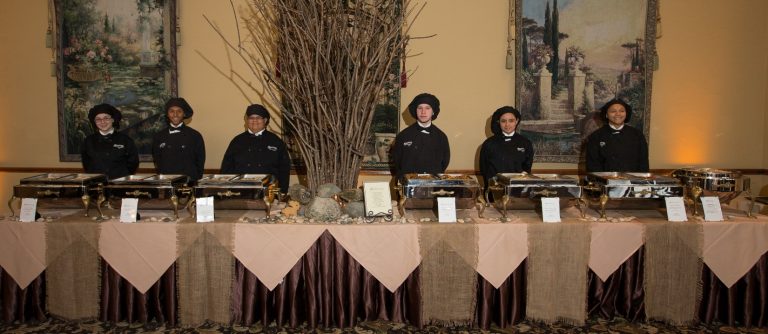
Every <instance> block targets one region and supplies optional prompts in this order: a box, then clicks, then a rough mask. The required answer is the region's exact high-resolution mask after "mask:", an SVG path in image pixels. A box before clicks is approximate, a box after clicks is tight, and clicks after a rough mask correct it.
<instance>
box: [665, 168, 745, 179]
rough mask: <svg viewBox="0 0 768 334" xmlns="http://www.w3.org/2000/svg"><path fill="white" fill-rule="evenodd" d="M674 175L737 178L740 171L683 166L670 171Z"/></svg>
mask: <svg viewBox="0 0 768 334" xmlns="http://www.w3.org/2000/svg"><path fill="white" fill-rule="evenodd" d="M672 175H673V176H675V177H695V178H738V177H740V176H741V173H740V172H734V171H729V170H723V169H716V168H709V167H685V168H680V169H677V170H675V171H674V172H672Z"/></svg>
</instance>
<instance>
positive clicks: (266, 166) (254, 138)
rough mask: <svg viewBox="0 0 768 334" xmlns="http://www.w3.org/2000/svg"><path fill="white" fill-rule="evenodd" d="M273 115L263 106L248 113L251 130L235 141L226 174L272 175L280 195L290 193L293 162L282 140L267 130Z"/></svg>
mask: <svg viewBox="0 0 768 334" xmlns="http://www.w3.org/2000/svg"><path fill="white" fill-rule="evenodd" d="M268 124H269V112H267V109H266V108H264V106H262V105H260V104H252V105H250V106H248V108H247V109H245V125H246V127H247V130H246V131H245V132H243V133H241V134H239V135H237V136H235V138H232V141H231V142H230V143H229V146H228V147H227V151H226V152H225V153H224V160H222V161H221V173H222V174H246V173H248V174H271V175H274V176H275V177H276V178H277V183H278V185H279V186H280V193H282V194H285V193H287V192H288V182H289V181H290V176H291V158H290V156H289V155H288V148H287V147H286V146H285V142H283V140H282V139H280V137H278V136H277V135H275V134H274V133H272V132H269V130H267V125H268Z"/></svg>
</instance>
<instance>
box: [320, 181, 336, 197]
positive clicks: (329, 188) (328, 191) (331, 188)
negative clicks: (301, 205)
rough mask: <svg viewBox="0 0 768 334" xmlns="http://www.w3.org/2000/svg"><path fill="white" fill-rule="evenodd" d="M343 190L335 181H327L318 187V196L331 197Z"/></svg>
mask: <svg viewBox="0 0 768 334" xmlns="http://www.w3.org/2000/svg"><path fill="white" fill-rule="evenodd" d="M340 192H341V188H339V187H338V186H336V185H335V184H333V183H326V184H323V185H321V186H320V187H318V188H317V197H321V198H331V197H333V195H336V194H338V193H340Z"/></svg>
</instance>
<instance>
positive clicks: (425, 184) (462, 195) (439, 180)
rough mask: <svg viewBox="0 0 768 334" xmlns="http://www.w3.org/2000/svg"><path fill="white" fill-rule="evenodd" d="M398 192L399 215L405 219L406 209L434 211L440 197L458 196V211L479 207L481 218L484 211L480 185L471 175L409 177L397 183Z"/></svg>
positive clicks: (416, 175)
mask: <svg viewBox="0 0 768 334" xmlns="http://www.w3.org/2000/svg"><path fill="white" fill-rule="evenodd" d="M395 190H396V191H397V193H398V195H399V199H398V201H397V208H398V211H399V212H400V216H405V209H406V208H408V209H432V208H435V207H436V206H437V197H455V198H456V208H457V209H471V208H473V207H474V208H477V210H478V215H479V216H480V217H482V216H483V210H485V199H484V198H483V196H481V191H480V184H479V183H478V182H477V180H476V179H475V178H474V177H473V176H471V175H464V174H436V175H433V174H406V175H405V176H404V177H403V179H402V180H398V182H397V185H396V186H395Z"/></svg>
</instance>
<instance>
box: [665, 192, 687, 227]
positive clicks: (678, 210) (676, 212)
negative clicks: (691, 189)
mask: <svg viewBox="0 0 768 334" xmlns="http://www.w3.org/2000/svg"><path fill="white" fill-rule="evenodd" d="M664 202H665V203H666V205H667V220H668V221H671V222H685V221H688V215H686V214H685V204H684V203H683V198H682V197H664Z"/></svg>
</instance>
